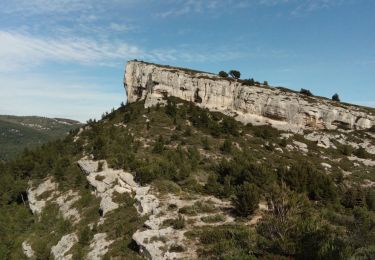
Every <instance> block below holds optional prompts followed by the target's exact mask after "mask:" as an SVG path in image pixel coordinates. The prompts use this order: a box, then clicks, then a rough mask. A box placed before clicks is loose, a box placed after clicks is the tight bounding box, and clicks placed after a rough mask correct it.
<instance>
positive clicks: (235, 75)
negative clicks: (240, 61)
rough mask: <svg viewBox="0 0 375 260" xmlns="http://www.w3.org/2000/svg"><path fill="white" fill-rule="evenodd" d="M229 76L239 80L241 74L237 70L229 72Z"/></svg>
mask: <svg viewBox="0 0 375 260" xmlns="http://www.w3.org/2000/svg"><path fill="white" fill-rule="evenodd" d="M229 75H230V76H231V77H232V78H234V79H239V78H240V77H241V72H239V71H238V70H230V71H229Z"/></svg>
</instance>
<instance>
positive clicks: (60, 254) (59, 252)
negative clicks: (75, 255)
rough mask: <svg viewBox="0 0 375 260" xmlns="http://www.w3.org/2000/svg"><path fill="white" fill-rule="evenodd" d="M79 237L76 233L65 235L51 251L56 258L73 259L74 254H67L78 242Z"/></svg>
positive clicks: (59, 259)
mask: <svg viewBox="0 0 375 260" xmlns="http://www.w3.org/2000/svg"><path fill="white" fill-rule="evenodd" d="M77 241H78V237H77V235H76V234H75V233H72V234H68V235H65V236H63V237H62V238H61V239H60V241H59V242H58V243H57V244H56V245H55V246H53V247H52V248H51V253H52V255H53V256H54V258H55V260H68V259H72V255H71V254H69V255H66V253H68V252H69V250H70V249H71V248H72V247H73V246H74V244H75V243H77Z"/></svg>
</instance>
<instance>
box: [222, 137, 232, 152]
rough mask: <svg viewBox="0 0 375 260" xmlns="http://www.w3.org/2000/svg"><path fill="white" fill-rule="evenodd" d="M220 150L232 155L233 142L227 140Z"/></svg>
mask: <svg viewBox="0 0 375 260" xmlns="http://www.w3.org/2000/svg"><path fill="white" fill-rule="evenodd" d="M220 150H221V151H222V152H223V153H225V154H230V153H231V152H232V142H231V141H230V140H228V139H225V141H224V143H223V145H222V146H221V147H220Z"/></svg>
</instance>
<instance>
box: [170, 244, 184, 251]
mask: <svg viewBox="0 0 375 260" xmlns="http://www.w3.org/2000/svg"><path fill="white" fill-rule="evenodd" d="M169 251H170V252H184V251H185V248H184V247H183V246H181V245H178V244H173V245H171V246H170V248H169Z"/></svg>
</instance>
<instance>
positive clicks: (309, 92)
mask: <svg viewBox="0 0 375 260" xmlns="http://www.w3.org/2000/svg"><path fill="white" fill-rule="evenodd" d="M300 93H301V94H303V95H306V96H308V97H311V96H313V94H312V93H311V91H310V90H308V89H304V88H301V90H300Z"/></svg>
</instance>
